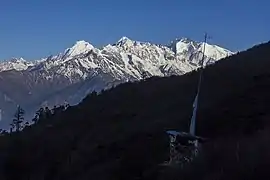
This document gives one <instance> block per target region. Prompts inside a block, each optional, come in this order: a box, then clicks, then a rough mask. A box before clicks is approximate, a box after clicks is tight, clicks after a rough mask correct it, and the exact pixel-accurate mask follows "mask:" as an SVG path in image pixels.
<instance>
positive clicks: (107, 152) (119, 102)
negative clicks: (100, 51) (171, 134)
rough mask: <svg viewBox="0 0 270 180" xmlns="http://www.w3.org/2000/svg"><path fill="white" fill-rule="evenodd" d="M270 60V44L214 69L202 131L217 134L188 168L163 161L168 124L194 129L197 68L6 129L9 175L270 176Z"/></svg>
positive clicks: (49, 178) (207, 79)
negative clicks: (9, 131)
mask: <svg viewBox="0 0 270 180" xmlns="http://www.w3.org/2000/svg"><path fill="white" fill-rule="evenodd" d="M269 59H270V42H269V43H265V44H261V45H258V46H256V47H253V48H252V49H249V50H247V51H245V52H241V53H238V54H235V55H233V56H230V57H228V58H226V59H224V60H222V61H218V62H217V63H215V64H214V65H210V66H208V67H206V68H205V70H204V74H203V77H202V81H203V83H202V87H201V96H200V101H199V107H200V108H199V109H198V114H197V129H196V134H197V135H199V136H203V137H206V138H208V139H209V141H207V143H204V144H203V146H202V149H201V151H200V153H199V156H198V157H197V158H196V160H194V161H193V162H192V163H191V164H190V165H189V166H187V167H186V168H184V169H181V170H180V169H177V168H176V169H175V168H165V167H163V166H160V163H162V162H164V161H165V160H166V159H167V158H168V148H169V147H168V144H169V143H168V141H169V139H168V137H167V135H166V133H165V131H166V130H167V129H176V128H177V129H180V130H181V129H182V130H183V131H188V128H189V123H190V118H191V114H192V103H193V100H194V95H195V94H196V88H197V84H198V72H197V71H192V72H190V73H187V74H185V75H183V76H171V77H151V78H149V79H146V80H144V81H141V82H136V83H131V82H129V83H125V84H121V85H119V86H117V87H115V88H112V89H109V90H107V91H104V92H102V93H101V94H98V93H91V94H89V95H88V96H87V97H86V98H84V99H83V101H82V102H81V103H79V104H78V105H76V106H70V107H68V108H67V109H66V110H65V111H63V112H60V113H58V114H57V115H52V116H51V117H50V118H48V119H46V120H44V121H40V122H38V123H36V124H35V125H33V126H30V127H27V128H25V129H24V130H23V131H21V132H14V133H12V134H8V135H4V136H1V138H0V146H1V148H0V155H1V156H0V166H1V168H0V179H3V180H11V179H16V180H21V179H22V180H23V179H35V180H39V179H40V180H41V179H42V180H44V179H45V180H54V179H55V180H59V179H65V180H74V179H76V180H85V179H99V180H103V179H104V180H105V179H114V180H116V179H117V180H119V179H120V180H121V179H147V180H150V179H158V180H174V179H184V180H185V179H189V180H190V179H194V180H195V179H196V180H197V179H233V180H234V179H237V180H238V179H263V178H264V179H269V173H268V171H269V170H268V167H269V165H270V164H269V163H270V161H269V157H270V154H269V152H270V146H269V132H270V131H269V130H270V124H269V117H270V114H269V113H270V111H269V104H270V94H269V90H270V86H269V84H270V72H269V67H270V61H269ZM15 110H16V109H14V110H13V111H15ZM15 172H16V173H15Z"/></svg>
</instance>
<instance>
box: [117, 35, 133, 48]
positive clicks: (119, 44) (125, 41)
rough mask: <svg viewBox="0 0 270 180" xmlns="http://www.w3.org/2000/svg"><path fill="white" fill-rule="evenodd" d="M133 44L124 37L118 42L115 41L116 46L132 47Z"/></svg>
mask: <svg viewBox="0 0 270 180" xmlns="http://www.w3.org/2000/svg"><path fill="white" fill-rule="evenodd" d="M134 42H135V41H133V40H131V39H129V38H128V37H126V36H123V37H122V38H120V39H119V40H118V41H117V43H116V44H117V45H118V46H133V45H134Z"/></svg>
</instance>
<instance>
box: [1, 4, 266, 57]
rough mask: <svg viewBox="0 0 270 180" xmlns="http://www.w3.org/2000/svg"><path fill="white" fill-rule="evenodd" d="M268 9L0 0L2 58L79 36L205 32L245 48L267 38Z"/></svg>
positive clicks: (58, 46) (53, 49) (45, 50)
mask: <svg viewBox="0 0 270 180" xmlns="http://www.w3.org/2000/svg"><path fill="white" fill-rule="evenodd" d="M269 7H270V1H269V0H204V1H201V0H133V1H129V0H96V1H92V0H24V1H22V0H1V1H0V60H3V59H9V58H11V57H24V58H26V59H39V58H41V57H45V56H47V55H50V54H56V53H58V52H62V51H63V50H64V49H66V48H68V47H70V46H72V45H73V44H74V42H75V41H77V40H82V39H83V40H86V41H88V42H90V43H91V44H93V45H94V46H101V45H105V44H108V43H114V42H116V41H117V40H118V39H119V38H120V37H122V36H127V37H130V38H131V39H135V40H140V41H152V42H156V43H168V42H169V41H170V40H172V39H174V38H176V37H189V38H191V39H194V40H197V41H201V40H203V33H204V32H205V31H207V32H208V33H209V34H210V35H211V36H212V37H213V39H212V40H211V43H214V44H219V45H221V46H223V47H226V48H228V49H231V50H243V49H246V48H248V47H251V46H253V45H254V44H257V43H260V42H265V41H269V40H270V13H269Z"/></svg>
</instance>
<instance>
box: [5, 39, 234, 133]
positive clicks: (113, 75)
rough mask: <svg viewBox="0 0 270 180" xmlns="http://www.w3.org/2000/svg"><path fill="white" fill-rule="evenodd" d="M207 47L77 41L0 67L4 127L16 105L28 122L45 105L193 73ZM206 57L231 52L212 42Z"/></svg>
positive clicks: (210, 58)
mask: <svg viewBox="0 0 270 180" xmlns="http://www.w3.org/2000/svg"><path fill="white" fill-rule="evenodd" d="M203 45H204V43H201V42H195V41H192V40H189V39H187V38H183V39H179V40H175V41H172V42H171V43H170V44H169V45H157V44H152V43H148V42H139V41H134V40H131V39H129V38H127V37H123V38H121V39H120V40H119V41H117V42H116V43H115V44H114V45H110V44H109V45H106V46H104V47H102V48H95V47H94V46H93V45H91V44H90V43H88V42H86V41H78V42H76V43H75V44H74V45H73V46H72V47H71V48H68V49H66V50H65V51H64V52H62V53H59V54H57V55H52V56H49V57H46V58H43V59H41V60H36V61H26V60H24V59H22V58H18V59H16V58H14V59H12V60H10V61H5V62H3V63H0V77H1V78H0V109H2V121H0V127H1V128H5V127H8V126H9V124H10V123H11V119H12V117H13V113H14V109H15V108H16V107H17V104H20V105H21V107H22V108H23V109H25V112H26V114H25V117H26V119H29V118H31V117H32V116H33V115H34V114H35V111H36V110H37V109H38V108H39V107H41V106H42V107H46V106H48V107H50V108H53V106H54V105H60V104H63V103H64V102H65V101H67V102H68V103H69V104H71V105H74V104H77V103H79V102H80V101H81V100H82V99H83V98H84V97H85V96H86V95H87V94H88V93H90V92H92V91H97V92H99V91H101V90H102V89H107V88H110V87H111V86H113V85H117V84H119V83H124V82H127V81H135V80H142V79H145V78H148V77H152V76H170V75H182V74H185V73H187V72H190V71H192V70H194V69H196V68H198V66H199V64H198V62H199V60H200V59H201V56H202V46H203ZM205 54H206V61H205V63H206V64H211V63H214V62H215V61H217V60H220V59H222V58H224V57H226V56H230V55H231V54H232V52H231V51H229V50H226V49H224V48H221V47H219V46H216V45H210V44H207V45H206V51H205Z"/></svg>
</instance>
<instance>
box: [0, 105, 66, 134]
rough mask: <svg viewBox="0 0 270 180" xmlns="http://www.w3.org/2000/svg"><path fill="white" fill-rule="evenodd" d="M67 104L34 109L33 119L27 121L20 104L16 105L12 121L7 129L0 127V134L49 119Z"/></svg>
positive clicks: (20, 129)
mask: <svg viewBox="0 0 270 180" xmlns="http://www.w3.org/2000/svg"><path fill="white" fill-rule="evenodd" d="M69 106H70V105H69V104H68V103H65V104H63V105H59V106H56V105H55V106H54V107H53V108H51V109H50V108H49V107H41V108H39V109H38V110H37V111H36V113H35V115H34V117H33V119H32V120H30V121H29V120H26V119H25V118H24V115H25V110H24V109H23V108H22V107H21V106H20V105H18V106H17V109H16V111H15V113H14V116H13V119H12V122H11V123H10V129H9V131H7V130H3V129H0V134H1V135H5V134H8V133H12V132H19V131H22V130H23V129H24V128H26V127H29V126H33V125H36V124H37V123H39V122H42V121H44V120H47V119H50V118H51V117H53V116H55V115H58V114H59V113H61V112H63V111H65V110H66V109H67V108H68V107H69Z"/></svg>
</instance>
